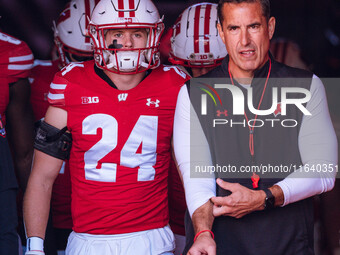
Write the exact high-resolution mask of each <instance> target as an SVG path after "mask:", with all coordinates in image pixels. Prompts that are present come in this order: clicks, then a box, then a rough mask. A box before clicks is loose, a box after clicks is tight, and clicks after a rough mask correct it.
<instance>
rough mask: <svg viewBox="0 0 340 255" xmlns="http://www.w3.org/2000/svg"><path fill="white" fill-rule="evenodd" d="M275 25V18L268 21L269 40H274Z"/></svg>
mask: <svg viewBox="0 0 340 255" xmlns="http://www.w3.org/2000/svg"><path fill="white" fill-rule="evenodd" d="M275 24H276V20H275V18H274V17H271V18H270V19H269V21H268V36H269V40H271V39H272V38H273V35H274V32H275Z"/></svg>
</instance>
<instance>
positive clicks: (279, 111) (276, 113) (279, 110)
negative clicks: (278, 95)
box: [273, 103, 281, 117]
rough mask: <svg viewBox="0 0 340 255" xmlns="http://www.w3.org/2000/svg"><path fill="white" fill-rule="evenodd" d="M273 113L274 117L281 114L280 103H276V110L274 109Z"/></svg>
mask: <svg viewBox="0 0 340 255" xmlns="http://www.w3.org/2000/svg"><path fill="white" fill-rule="evenodd" d="M273 114H274V116H275V117H276V116H277V115H279V114H281V103H278V104H277V107H276V110H275V112H274V113H273Z"/></svg>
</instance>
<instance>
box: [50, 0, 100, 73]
mask: <svg viewBox="0 0 340 255" xmlns="http://www.w3.org/2000/svg"><path fill="white" fill-rule="evenodd" d="M98 1H99V0H72V1H70V2H69V3H68V4H67V5H66V7H65V9H64V10H63V11H62V12H61V13H60V15H59V19H58V21H57V24H55V23H54V29H53V30H54V42H55V44H56V46H57V50H58V55H59V59H60V62H61V64H62V65H63V66H65V65H67V64H69V63H70V62H72V60H73V61H85V60H89V59H92V58H93V49H92V46H91V38H90V37H89V36H88V33H87V27H88V24H89V19H90V16H91V11H92V10H93V9H94V7H95V5H96V3H97V2H98ZM72 58H73V59H72Z"/></svg>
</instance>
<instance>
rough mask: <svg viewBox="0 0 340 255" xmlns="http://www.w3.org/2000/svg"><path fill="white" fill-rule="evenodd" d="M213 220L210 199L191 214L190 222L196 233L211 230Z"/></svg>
mask: <svg viewBox="0 0 340 255" xmlns="http://www.w3.org/2000/svg"><path fill="white" fill-rule="evenodd" d="M213 221H214V216H213V204H212V202H211V201H210V200H209V201H207V202H206V203H205V204H203V205H202V206H200V207H199V208H197V209H196V210H195V212H194V213H193V214H192V223H193V226H194V230H195V233H196V234H197V233H199V232H200V231H203V230H211V228H212V224H213Z"/></svg>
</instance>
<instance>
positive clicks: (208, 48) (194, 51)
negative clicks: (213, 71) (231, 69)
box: [169, 3, 227, 68]
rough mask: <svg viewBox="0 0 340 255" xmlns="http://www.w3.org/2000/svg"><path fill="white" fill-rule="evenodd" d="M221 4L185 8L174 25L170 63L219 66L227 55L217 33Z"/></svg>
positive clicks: (197, 66)
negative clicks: (218, 8) (218, 5)
mask: <svg viewBox="0 0 340 255" xmlns="http://www.w3.org/2000/svg"><path fill="white" fill-rule="evenodd" d="M218 23H219V20H218V15H217V4H213V3H199V4H195V5H192V6H190V7H188V8H187V9H185V10H184V11H183V13H182V14H181V15H180V16H179V17H178V19H177V21H176V22H175V25H174V26H173V34H172V37H171V51H170V57H169V61H170V62H171V63H172V64H176V65H182V66H186V67H191V68H203V67H216V66H218V65H220V64H221V62H222V60H223V58H224V57H225V56H226V55H227V50H226V48H225V45H224V44H223V41H222V39H221V38H220V36H219V34H218V30H217V24H218Z"/></svg>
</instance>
